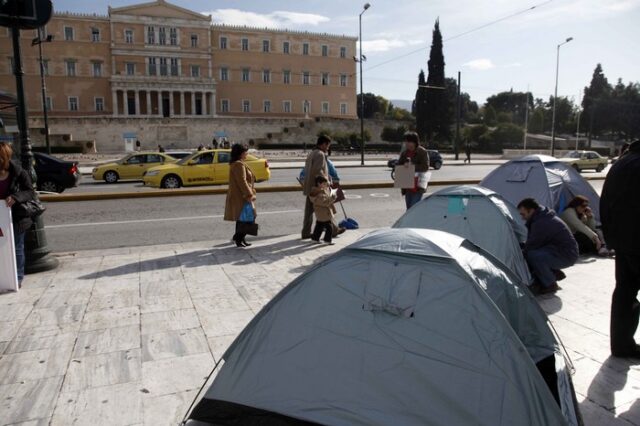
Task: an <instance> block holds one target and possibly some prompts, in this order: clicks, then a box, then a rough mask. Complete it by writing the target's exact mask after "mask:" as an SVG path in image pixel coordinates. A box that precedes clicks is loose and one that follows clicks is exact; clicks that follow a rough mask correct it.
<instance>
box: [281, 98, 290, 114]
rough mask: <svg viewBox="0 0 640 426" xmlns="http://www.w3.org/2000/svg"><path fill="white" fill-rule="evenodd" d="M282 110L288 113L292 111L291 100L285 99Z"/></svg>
mask: <svg viewBox="0 0 640 426" xmlns="http://www.w3.org/2000/svg"><path fill="white" fill-rule="evenodd" d="M282 110H283V111H284V112H286V113H290V112H291V101H284V102H282Z"/></svg>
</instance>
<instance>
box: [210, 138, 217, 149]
mask: <svg viewBox="0 0 640 426" xmlns="http://www.w3.org/2000/svg"><path fill="white" fill-rule="evenodd" d="M211 146H212V147H213V149H218V140H217V139H216V138H213V140H212V141H211Z"/></svg>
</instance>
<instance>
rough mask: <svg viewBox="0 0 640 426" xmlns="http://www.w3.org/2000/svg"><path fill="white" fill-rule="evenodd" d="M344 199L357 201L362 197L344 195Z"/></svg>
mask: <svg viewBox="0 0 640 426" xmlns="http://www.w3.org/2000/svg"><path fill="white" fill-rule="evenodd" d="M344 198H346V199H347V200H359V199H361V198H362V195H352V194H344Z"/></svg>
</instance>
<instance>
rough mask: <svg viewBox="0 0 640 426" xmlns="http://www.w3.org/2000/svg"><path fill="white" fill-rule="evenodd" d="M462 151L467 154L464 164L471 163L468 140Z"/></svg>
mask: <svg viewBox="0 0 640 426" xmlns="http://www.w3.org/2000/svg"><path fill="white" fill-rule="evenodd" d="M464 153H465V154H466V155H467V158H465V159H464V164H466V163H469V164H471V144H470V143H469V142H467V144H466V145H465V147H464Z"/></svg>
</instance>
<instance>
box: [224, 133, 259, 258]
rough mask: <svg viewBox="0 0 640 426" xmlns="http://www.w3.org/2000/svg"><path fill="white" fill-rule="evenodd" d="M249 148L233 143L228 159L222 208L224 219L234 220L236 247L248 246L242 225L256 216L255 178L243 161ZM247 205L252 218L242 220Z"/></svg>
mask: <svg viewBox="0 0 640 426" xmlns="http://www.w3.org/2000/svg"><path fill="white" fill-rule="evenodd" d="M248 151H249V148H248V147H247V146H246V145H241V144H234V145H233V147H232V148H231V158H230V161H229V189H228V190H227V200H226V203H225V209H224V220H227V221H235V222H236V232H235V234H233V241H234V242H235V243H236V246H237V247H248V246H250V245H251V244H249V243H247V241H246V236H247V234H246V233H245V232H243V226H244V225H245V224H246V223H247V222H250V223H254V222H255V217H256V205H255V202H256V189H255V187H254V184H255V181H256V178H255V176H254V174H253V173H252V172H251V169H250V168H249V166H247V164H246V163H245V160H246V158H247V153H248ZM247 204H248V205H249V206H250V208H251V210H252V213H253V220H251V221H247V220H242V219H241V216H242V214H243V210H244V209H245V205H247Z"/></svg>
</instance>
